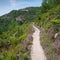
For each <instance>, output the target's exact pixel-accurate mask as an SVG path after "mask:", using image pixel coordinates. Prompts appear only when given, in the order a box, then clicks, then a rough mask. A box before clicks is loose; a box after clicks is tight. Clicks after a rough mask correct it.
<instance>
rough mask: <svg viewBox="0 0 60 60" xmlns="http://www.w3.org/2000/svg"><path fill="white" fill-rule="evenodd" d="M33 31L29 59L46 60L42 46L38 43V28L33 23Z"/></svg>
mask: <svg viewBox="0 0 60 60" xmlns="http://www.w3.org/2000/svg"><path fill="white" fill-rule="evenodd" d="M33 28H34V30H35V32H34V33H33V35H32V37H33V45H32V48H31V60H46V56H45V54H44V51H43V48H42V46H41V44H40V30H39V29H38V28H37V27H35V26H34V25H33Z"/></svg>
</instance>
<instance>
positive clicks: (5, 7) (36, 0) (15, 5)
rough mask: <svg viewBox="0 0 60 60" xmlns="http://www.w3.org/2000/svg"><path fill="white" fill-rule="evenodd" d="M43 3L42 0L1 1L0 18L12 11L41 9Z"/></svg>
mask: <svg viewBox="0 0 60 60" xmlns="http://www.w3.org/2000/svg"><path fill="white" fill-rule="evenodd" d="M41 3H42V0H0V16H2V15H4V14H6V13H9V12H10V11H11V10H18V9H22V8H26V7H39V6H40V5H41Z"/></svg>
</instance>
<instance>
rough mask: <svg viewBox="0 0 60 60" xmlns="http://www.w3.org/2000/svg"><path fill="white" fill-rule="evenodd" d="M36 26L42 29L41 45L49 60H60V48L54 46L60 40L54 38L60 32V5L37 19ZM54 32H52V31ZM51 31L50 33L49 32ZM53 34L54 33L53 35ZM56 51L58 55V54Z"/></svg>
mask: <svg viewBox="0 0 60 60" xmlns="http://www.w3.org/2000/svg"><path fill="white" fill-rule="evenodd" d="M36 24H37V25H38V26H40V27H42V28H41V44H42V46H43V48H44V50H45V53H46V56H47V60H59V59H60V58H59V56H60V54H58V53H60V51H59V48H56V47H55V46H54V42H55V41H56V40H57V41H58V40H59V39H60V38H59V37H60V35H59V37H58V36H57V37H58V38H59V39H58V38H56V39H55V38H54V35H55V33H59V32H60V5H58V6H56V7H54V8H52V9H50V10H49V11H48V12H46V13H44V14H42V15H40V14H39V17H38V18H37V19H36ZM51 29H52V30H53V32H52V30H51ZM49 31H50V32H49ZM51 32H52V33H51ZM56 49H57V50H58V53H56V52H57V51H56Z"/></svg>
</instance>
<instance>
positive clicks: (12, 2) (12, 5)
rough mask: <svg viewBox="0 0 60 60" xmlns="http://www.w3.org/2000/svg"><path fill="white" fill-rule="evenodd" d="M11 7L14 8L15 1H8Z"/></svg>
mask: <svg viewBox="0 0 60 60" xmlns="http://www.w3.org/2000/svg"><path fill="white" fill-rule="evenodd" d="M10 4H11V7H13V8H15V6H16V0H10Z"/></svg>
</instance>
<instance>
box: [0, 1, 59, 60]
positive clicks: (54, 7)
mask: <svg viewBox="0 0 60 60" xmlns="http://www.w3.org/2000/svg"><path fill="white" fill-rule="evenodd" d="M33 22H34V23H35V24H36V25H37V26H38V27H39V28H40V29H41V36H42V37H41V44H42V46H43V48H44V50H45V54H46V56H47V60H60V0H43V2H42V5H41V6H40V7H28V8H25V9H20V10H13V11H11V12H10V13H8V14H5V15H3V16H0V60H18V58H21V60H29V59H30V51H29V49H28V45H31V41H29V42H27V43H26V42H25V39H26V38H29V37H28V36H29V34H30V33H32V32H31V30H32V23H33ZM29 40H32V38H31V37H30V38H29ZM27 41H28V39H27ZM24 42H25V44H24ZM25 45H26V46H25ZM17 54H18V56H17Z"/></svg>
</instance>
